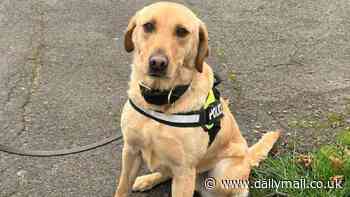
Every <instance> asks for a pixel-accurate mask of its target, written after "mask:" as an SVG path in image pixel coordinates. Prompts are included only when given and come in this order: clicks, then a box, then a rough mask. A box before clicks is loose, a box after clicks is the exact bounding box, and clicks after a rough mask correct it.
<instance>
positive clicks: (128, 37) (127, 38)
mask: <svg viewBox="0 0 350 197" xmlns="http://www.w3.org/2000/svg"><path fill="white" fill-rule="evenodd" d="M135 27H136V15H135V16H133V17H132V18H131V19H130V21H129V24H128V27H127V28H126V31H125V34H124V48H125V50H126V51H127V52H131V51H133V50H134V48H135V46H134V42H133V41H132V33H133V31H134V29H135Z"/></svg>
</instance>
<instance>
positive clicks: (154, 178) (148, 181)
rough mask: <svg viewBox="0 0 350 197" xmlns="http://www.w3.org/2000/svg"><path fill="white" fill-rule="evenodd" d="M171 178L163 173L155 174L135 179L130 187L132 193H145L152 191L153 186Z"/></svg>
mask: <svg viewBox="0 0 350 197" xmlns="http://www.w3.org/2000/svg"><path fill="white" fill-rule="evenodd" d="M170 178H171V177H170V176H169V175H166V174H164V173H160V172H155V173H151V174H147V175H143V176H139V177H137V178H136V180H135V183H134V185H133V186H132V190H133V191H140V192H143V191H146V190H149V189H152V188H153V187H154V186H156V185H158V184H160V183H162V182H165V181H167V180H169V179H170Z"/></svg>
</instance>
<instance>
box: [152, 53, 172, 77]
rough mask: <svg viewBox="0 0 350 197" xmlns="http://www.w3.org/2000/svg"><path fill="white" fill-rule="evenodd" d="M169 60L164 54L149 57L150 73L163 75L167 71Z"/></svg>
mask: <svg viewBox="0 0 350 197" xmlns="http://www.w3.org/2000/svg"><path fill="white" fill-rule="evenodd" d="M168 64H169V60H168V57H167V56H165V55H163V54H156V55H152V56H151V57H150V58H149V74H150V75H152V76H158V77H160V76H163V75H165V73H166V69H167V67H168Z"/></svg>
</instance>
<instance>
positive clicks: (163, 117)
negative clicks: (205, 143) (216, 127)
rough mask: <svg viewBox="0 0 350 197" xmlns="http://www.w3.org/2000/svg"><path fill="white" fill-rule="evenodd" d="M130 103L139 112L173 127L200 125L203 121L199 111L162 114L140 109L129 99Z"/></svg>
mask: <svg viewBox="0 0 350 197" xmlns="http://www.w3.org/2000/svg"><path fill="white" fill-rule="evenodd" d="M129 103H130V105H131V106H132V107H133V108H134V109H135V110H136V111H138V112H139V113H141V114H142V115H144V116H147V117H149V118H151V119H153V120H156V121H158V122H160V123H163V124H166V125H170V126H174V127H201V126H203V122H202V121H201V113H202V112H201V111H196V112H193V113H192V112H191V113H190V114H186V115H185V114H183V115H180V114H164V113H160V112H156V111H152V110H147V109H142V108H140V107H138V106H137V105H135V103H134V102H133V101H132V100H131V99H129Z"/></svg>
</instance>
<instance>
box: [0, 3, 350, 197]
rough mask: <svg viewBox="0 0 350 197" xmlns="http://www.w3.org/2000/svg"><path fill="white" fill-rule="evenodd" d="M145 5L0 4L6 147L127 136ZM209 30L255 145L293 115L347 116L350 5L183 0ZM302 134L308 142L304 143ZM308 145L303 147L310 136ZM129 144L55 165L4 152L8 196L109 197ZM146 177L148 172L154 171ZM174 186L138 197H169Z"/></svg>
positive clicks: (1, 135) (1, 187)
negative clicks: (131, 24) (131, 22)
mask: <svg viewBox="0 0 350 197" xmlns="http://www.w3.org/2000/svg"><path fill="white" fill-rule="evenodd" d="M151 2H154V1H141V0H46V1H43V0H1V1H0V144H5V145H10V146H13V147H18V148H21V149H25V150H56V149H63V148H72V147H76V146H81V145H86V144H89V143H93V142H95V141H98V140H100V139H103V138H106V137H109V136H111V135H113V134H115V132H117V133H120V127H119V117H120V112H121V108H122V105H123V103H124V102H125V101H126V99H127V95H126V90H127V82H128V79H129V74H130V62H131V54H128V53H126V52H125V51H124V48H123V44H122V43H123V32H124V29H125V28H126V25H127V22H128V19H129V18H130V17H131V16H132V15H133V14H134V13H135V11H136V10H138V9H140V8H142V7H143V6H144V5H147V4H149V3H151ZM177 2H180V3H183V4H185V5H187V6H188V7H189V8H191V9H192V10H193V11H194V12H195V13H196V14H197V15H198V16H199V17H200V18H201V19H202V20H203V21H204V22H205V23H206V24H207V26H208V30H209V37H210V41H209V43H210V48H211V54H210V57H209V59H208V62H209V63H210V64H211V65H212V66H213V68H214V70H215V71H216V72H218V73H219V74H220V75H221V76H222V78H223V79H224V82H223V85H222V87H221V89H222V94H223V95H224V96H225V97H228V98H230V101H231V102H232V105H231V109H232V111H233V112H234V114H235V116H236V118H237V121H238V123H239V125H240V127H241V129H242V132H243V134H244V136H246V137H247V138H248V139H249V142H250V143H252V142H254V141H256V140H257V139H258V138H259V136H260V134H259V132H264V131H267V130H270V129H276V128H283V129H284V130H285V132H286V133H290V132H292V131H293V132H294V133H296V134H297V135H298V136H301V138H300V140H301V142H305V143H303V145H305V146H302V147H303V148H304V149H305V150H308V149H312V148H313V147H314V145H313V143H312V140H310V139H313V138H312V136H311V137H310V136H309V135H320V136H326V137H325V140H324V141H325V142H327V141H328V142H329V141H332V138H329V137H327V134H325V133H321V134H320V133H312V134H305V131H304V130H293V129H291V128H290V127H289V124H288V123H289V122H290V120H294V119H296V118H298V117H304V116H308V115H313V114H315V113H317V114H322V113H326V112H335V113H342V112H343V111H344V110H345V107H346V105H347V102H349V97H350V1H348V0H317V1H316V0H305V1H299V0H252V1H244V0H225V1H213V0H212V1H201V0H186V1H177ZM303 136H304V137H303ZM302 140H304V141H302ZM120 163H121V145H118V144H117V143H112V144H109V145H107V146H104V147H102V148H99V149H97V150H92V151H89V152H85V153H80V154H76V155H70V156H63V157H54V158H32V157H21V156H16V155H9V154H6V153H0V197H42V196H45V197H61V196H64V197H89V196H91V197H92V196H94V197H96V196H98V197H100V196H101V197H110V196H113V194H114V191H115V188H116V180H117V177H119V174H120ZM146 171H147V170H145V169H144V170H142V172H140V173H145V172H146ZM169 190H170V189H169V185H168V184H165V185H163V186H160V187H158V188H156V189H154V190H152V191H151V192H147V193H133V194H132V195H130V196H132V197H146V196H150V197H151V196H152V197H156V196H168V195H169V194H168V193H169Z"/></svg>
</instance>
